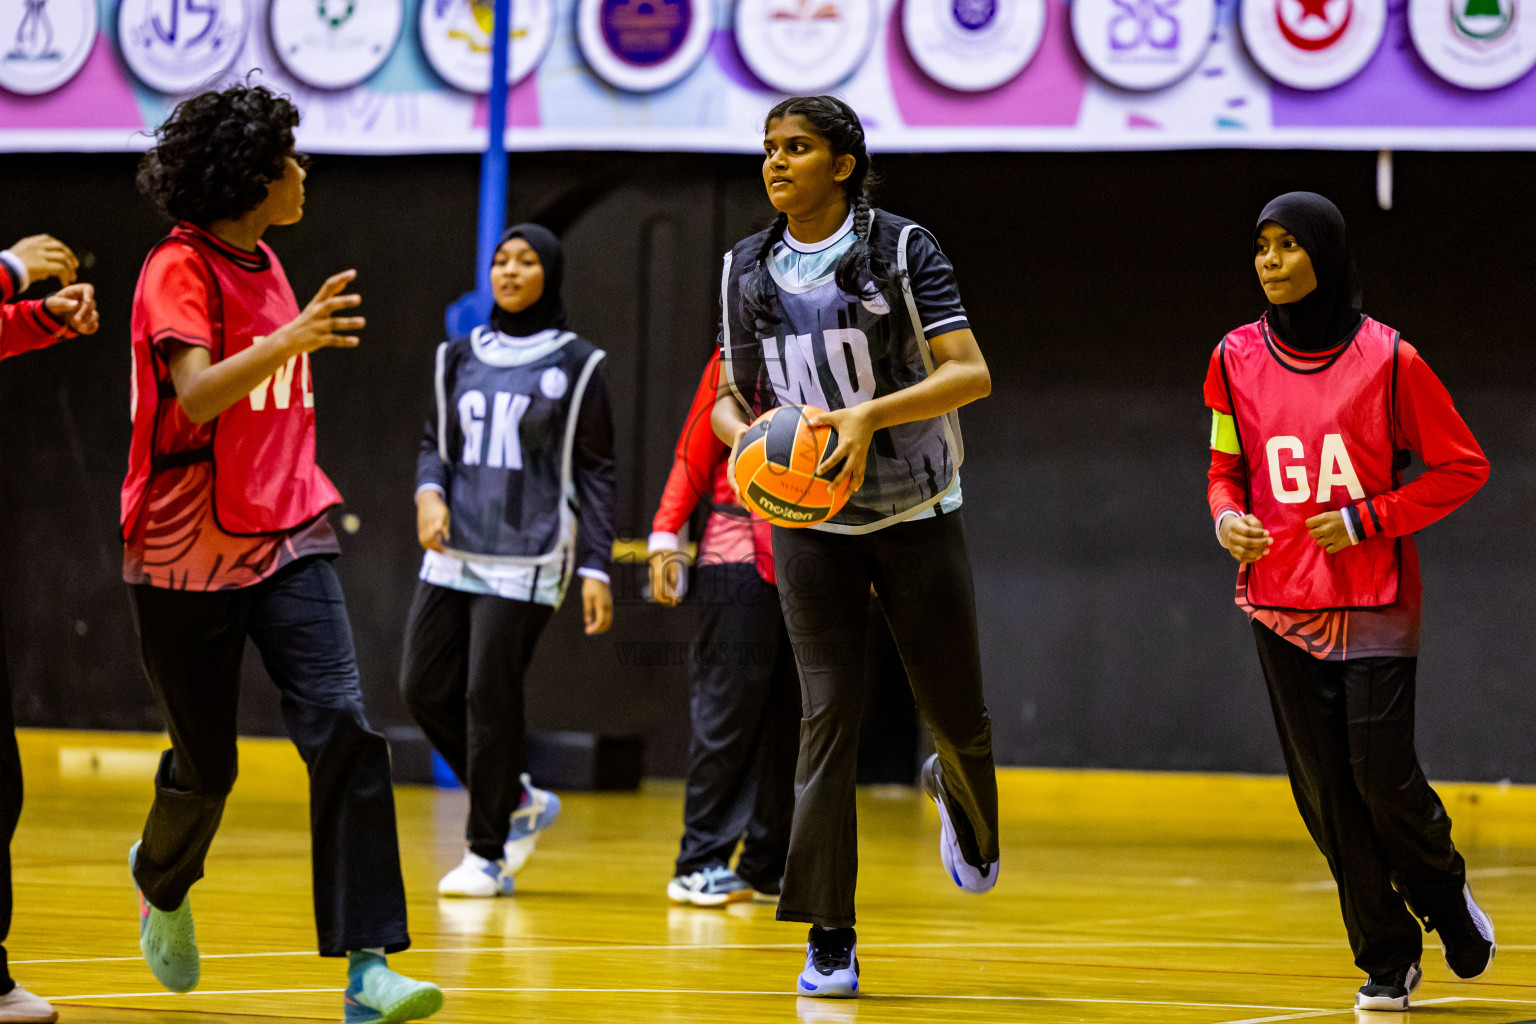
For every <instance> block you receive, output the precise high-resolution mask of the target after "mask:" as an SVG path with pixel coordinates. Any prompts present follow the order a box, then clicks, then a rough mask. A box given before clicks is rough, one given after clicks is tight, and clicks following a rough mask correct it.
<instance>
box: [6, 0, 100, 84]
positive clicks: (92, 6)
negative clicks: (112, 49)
mask: <svg viewBox="0 0 1536 1024" xmlns="http://www.w3.org/2000/svg"><path fill="white" fill-rule="evenodd" d="M95 45H96V0H7V2H6V3H4V4H0V88H5V89H9V90H10V91H11V92H19V93H22V94H23V95H27V96H35V95H37V94H39V93H45V92H52V91H53V90H55V89H57V88H58V87H59V86H61V85H63V84H64V83H66V82H68V81H69V80H70V79H72V78H74V77H75V76H76V75H77V74H79V73H80V69H81V68H82V67H84V66H85V59H86V58H87V57H89V56H90V55H91V47H93V46H95Z"/></svg>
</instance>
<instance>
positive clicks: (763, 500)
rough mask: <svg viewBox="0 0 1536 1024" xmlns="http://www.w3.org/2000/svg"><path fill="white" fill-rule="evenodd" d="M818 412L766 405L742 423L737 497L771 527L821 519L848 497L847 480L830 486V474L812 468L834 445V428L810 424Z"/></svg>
mask: <svg viewBox="0 0 1536 1024" xmlns="http://www.w3.org/2000/svg"><path fill="white" fill-rule="evenodd" d="M820 414H821V410H820V409H817V408H816V407H815V406H810V405H783V406H780V407H779V408H777V409H770V410H769V411H768V412H765V413H763V415H761V416H759V417H758V418H757V420H756V422H754V423H753V424H752V425H751V426H750V427H748V428H747V432H746V433H745V434H742V435H741V442H740V443H739V444H738V445H737V447H736V487H737V490H739V491H740V492H741V496H742V500H743V501H745V502H746V504H747V507H748V508H749V509H751V510H752V511H753V512H756V513H757V514H758V515H760V516H762V517H763V518H764V519H766V520H768V521H769V522H770V523H773V524H775V525H776V526H814V525H816V524H817V523H822V522H826V521H827V520H828V519H830V518H832V517H833V516H834V515H836V514H837V513H838V511H839V510H841V509H842V507H843V505H844V504H845V503H846V502H847V501H848V491H849V487H848V484H849V481H847V480H844V481H843V482H842V483H841V484H839V485H837V486H836V487H834V486H833V485H832V480H831V477H830V476H820V475H818V474H817V473H816V467H817V466H819V465H821V463H822V460H824V459H825V458H826V457H827V456H828V455H830V454H831V453H832V452H833V451H834V450H836V448H837V431H835V430H833V429H832V428H831V427H813V426H811V419H812V418H813V417H815V416H818V415H820ZM838 468H840V467H833V469H832V472H833V473H834V474H835V472H836V470H837V469H838Z"/></svg>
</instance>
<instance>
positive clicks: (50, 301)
mask: <svg viewBox="0 0 1536 1024" xmlns="http://www.w3.org/2000/svg"><path fill="white" fill-rule="evenodd" d="M43 305H44V306H45V307H46V308H47V310H48V312H50V313H52V314H53V315H54V316H57V317H62V318H63V320H64V322H65V323H66V324H68V325H69V329H70V330H72V331H74V332H75V333H76V334H95V333H96V328H98V327H100V326H101V317H100V316H99V315H98V314H97V312H96V289H95V288H94V287H92V286H91V285H88V284H72V285H70V286H69V287H68V288H61V289H59V290H58V291H56V292H54V293H53V294H52V295H50V296H48V297H47V298H46V299H44V300H43Z"/></svg>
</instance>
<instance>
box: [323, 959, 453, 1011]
mask: <svg viewBox="0 0 1536 1024" xmlns="http://www.w3.org/2000/svg"><path fill="white" fill-rule="evenodd" d="M351 956H353V957H363V958H366V959H364V960H363V964H364V965H363V966H362V967H361V969H360V970H348V972H347V974H348V977H349V981H348V983H347V992H346V995H345V996H343V998H342V1003H343V1005H344V1006H345V1007H346V1016H345V1017H343V1018H342V1019H343V1020H344V1021H345V1022H346V1024H398V1022H400V1021H407V1020H422V1019H423V1018H426V1017H430V1016H432V1015H433V1014H434V1013H436V1012H437V1011H438V1010H441V1009H442V1008H443V990H442V989H440V988H438V987H437V986H436V985H434V984H432V983H431V982H430V981H417V980H415V979H414V978H407V977H406V976H405V975H403V974H397V973H396V972H394V971H392V970H390V969H389V966H388V965H387V964H386V963H385V962H384V958H383V957H381V956H373V955H371V954H357V953H354V954H351Z"/></svg>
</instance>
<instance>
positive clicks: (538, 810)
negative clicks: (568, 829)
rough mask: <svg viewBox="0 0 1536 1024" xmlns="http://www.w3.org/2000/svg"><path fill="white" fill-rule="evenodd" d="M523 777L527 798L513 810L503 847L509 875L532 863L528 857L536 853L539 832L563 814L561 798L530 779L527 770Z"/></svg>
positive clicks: (524, 796) (525, 796) (524, 791)
mask: <svg viewBox="0 0 1536 1024" xmlns="http://www.w3.org/2000/svg"><path fill="white" fill-rule="evenodd" d="M521 778H522V783H523V798H522V801H521V802H520V803H519V804H518V805H517V810H515V811H513V812H512V827H511V828H510V829H508V831H507V842H506V845H505V846H504V847H503V848H502V857H503V860H504V863H505V864H506V872H507V874H509V875H515V874H517V873H518V872H519V871H521V870H523V868H525V867H527V866H528V858H529V857H532V856H533V848H534V846H535V845H536V844H537V843H538V841H539V833H540V832H543V831H544V830H545V829H547V828H549V826H551V825H553V824H554V823H555V819H556V818H558V817H560V798H559V797H558V796H556V795H555V794H553V793H551V792H550V791H549V790H547V789H539V788H538V787H537V786H535V785H534V784H533V783H532V782H530V781H529V779H528V773H527V772H524V773H523V774H522V776H521Z"/></svg>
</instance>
